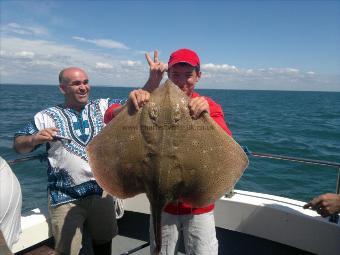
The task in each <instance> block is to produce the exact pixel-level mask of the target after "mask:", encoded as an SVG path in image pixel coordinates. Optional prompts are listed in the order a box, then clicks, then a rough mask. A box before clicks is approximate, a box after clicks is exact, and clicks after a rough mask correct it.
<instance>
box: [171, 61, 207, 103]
mask: <svg viewBox="0 0 340 255" xmlns="http://www.w3.org/2000/svg"><path fill="white" fill-rule="evenodd" d="M168 77H169V79H170V80H171V81H172V82H173V83H175V84H176V85H177V86H178V87H179V88H180V89H181V90H182V91H184V93H185V94H187V95H188V96H189V97H190V96H191V94H192V92H193V90H194V88H195V84H196V83H197V82H198V80H199V79H200V77H201V72H197V71H196V70H195V67H193V66H191V65H189V64H181V63H179V64H176V65H174V66H172V67H171V68H170V69H169V70H168Z"/></svg>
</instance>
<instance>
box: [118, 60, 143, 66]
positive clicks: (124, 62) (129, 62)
mask: <svg viewBox="0 0 340 255" xmlns="http://www.w3.org/2000/svg"><path fill="white" fill-rule="evenodd" d="M120 63H121V64H122V65H123V66H131V67H132V66H141V65H142V63H141V62H140V61H133V60H122V61H120Z"/></svg>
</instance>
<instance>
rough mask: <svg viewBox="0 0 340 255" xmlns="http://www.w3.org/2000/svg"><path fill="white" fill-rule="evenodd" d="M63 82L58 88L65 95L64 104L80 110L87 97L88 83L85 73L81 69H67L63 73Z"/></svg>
mask: <svg viewBox="0 0 340 255" xmlns="http://www.w3.org/2000/svg"><path fill="white" fill-rule="evenodd" d="M63 77H64V79H63V82H62V84H60V89H61V91H62V93H63V94H64V95H65V101H66V105H67V106H68V107H70V108H75V109H76V110H80V109H81V108H83V107H84V106H85V105H86V104H87V102H88V99H89V92H90V85H89V78H88V77H87V74H86V73H85V72H84V71H83V70H81V69H76V68H74V69H69V70H66V71H65V72H64V74H63Z"/></svg>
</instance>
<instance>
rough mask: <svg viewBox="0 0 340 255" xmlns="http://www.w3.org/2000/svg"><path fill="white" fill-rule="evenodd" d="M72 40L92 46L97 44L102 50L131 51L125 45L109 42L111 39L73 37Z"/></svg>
mask: <svg viewBox="0 0 340 255" xmlns="http://www.w3.org/2000/svg"><path fill="white" fill-rule="evenodd" d="M72 39H74V40H78V41H81V42H87V43H92V44H95V45H97V46H98V47H102V48H108V49H124V50H127V49H129V48H128V47H127V46H126V45H124V44H123V43H120V42H117V41H113V40H109V39H86V38H84V37H80V36H73V37H72Z"/></svg>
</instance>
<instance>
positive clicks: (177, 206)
mask: <svg viewBox="0 0 340 255" xmlns="http://www.w3.org/2000/svg"><path fill="white" fill-rule="evenodd" d="M199 96H200V95H199V94H198V93H196V92H194V93H193V94H192V96H191V98H195V97H199ZM205 99H206V100H207V101H208V104H209V110H210V117H211V118H213V120H214V121H215V122H216V123H217V124H218V125H219V126H220V127H221V128H222V129H223V130H225V131H226V132H227V134H228V135H230V136H232V133H231V131H230V130H229V128H228V126H227V124H226V122H225V120H224V115H223V111H222V107H221V106H220V105H219V104H217V103H216V102H215V101H213V100H212V99H211V98H209V97H205ZM119 106H120V105H119V104H113V105H111V106H110V107H109V108H108V109H107V110H106V112H105V115H104V122H105V123H106V124H107V123H108V122H109V121H110V120H112V119H113V118H114V116H113V110H114V109H115V108H117V107H119ZM214 207H215V205H214V204H211V205H208V206H205V207H200V208H193V207H191V206H190V205H189V204H186V203H183V202H179V201H176V202H173V203H168V204H167V205H166V206H165V208H164V211H165V212H167V213H170V214H175V215H183V214H202V213H207V212H210V211H212V210H213V209H214Z"/></svg>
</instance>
